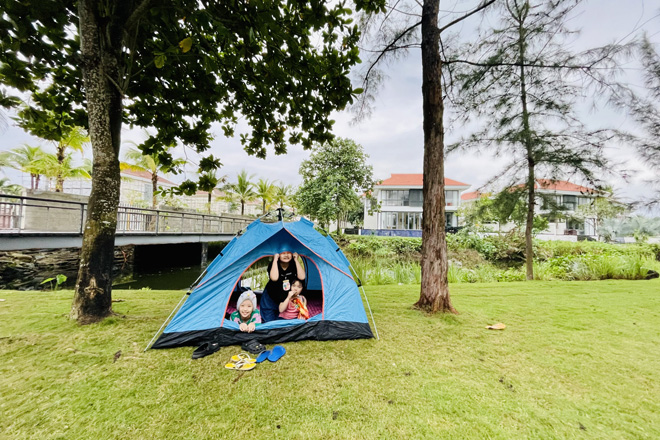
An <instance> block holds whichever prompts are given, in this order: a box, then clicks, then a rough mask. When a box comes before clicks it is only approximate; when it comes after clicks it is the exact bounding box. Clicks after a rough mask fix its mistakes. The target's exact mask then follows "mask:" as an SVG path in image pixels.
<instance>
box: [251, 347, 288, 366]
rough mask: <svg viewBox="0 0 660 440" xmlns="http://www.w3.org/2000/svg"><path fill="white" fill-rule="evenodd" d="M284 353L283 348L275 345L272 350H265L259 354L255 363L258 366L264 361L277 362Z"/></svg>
mask: <svg viewBox="0 0 660 440" xmlns="http://www.w3.org/2000/svg"><path fill="white" fill-rule="evenodd" d="M285 353H286V350H285V349H284V347H282V346H281V345H276V346H275V347H273V349H272V350H266V351H263V352H261V353H259V356H257V359H256V362H257V363H258V364H260V363H262V362H263V361H265V360H266V359H268V360H269V361H271V362H277V361H278V360H279V359H280V358H281V357H282V356H284V354H285Z"/></svg>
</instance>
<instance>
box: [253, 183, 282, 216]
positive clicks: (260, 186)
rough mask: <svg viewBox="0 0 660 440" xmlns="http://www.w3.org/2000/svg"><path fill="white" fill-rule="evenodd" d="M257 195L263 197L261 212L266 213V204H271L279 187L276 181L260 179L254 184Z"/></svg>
mask: <svg viewBox="0 0 660 440" xmlns="http://www.w3.org/2000/svg"><path fill="white" fill-rule="evenodd" d="M254 189H255V193H256V197H257V198H259V199H261V213H262V214H265V213H266V204H270V202H272V201H273V199H274V198H275V191H276V190H277V187H276V186H275V183H274V182H269V181H268V179H259V181H258V182H257V184H256V185H255V186H254Z"/></svg>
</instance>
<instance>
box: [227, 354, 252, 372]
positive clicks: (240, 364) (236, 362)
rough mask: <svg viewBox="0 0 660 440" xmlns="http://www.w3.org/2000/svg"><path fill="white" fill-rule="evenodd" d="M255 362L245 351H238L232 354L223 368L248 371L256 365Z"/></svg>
mask: <svg viewBox="0 0 660 440" xmlns="http://www.w3.org/2000/svg"><path fill="white" fill-rule="evenodd" d="M256 362H257V361H256V360H255V359H252V358H251V357H250V355H248V354H247V353H240V354H236V355H234V356H232V357H231V362H228V363H227V364H225V368H226V369H228V370H241V371H248V370H251V369H253V368H254V367H256V366H257V363H256Z"/></svg>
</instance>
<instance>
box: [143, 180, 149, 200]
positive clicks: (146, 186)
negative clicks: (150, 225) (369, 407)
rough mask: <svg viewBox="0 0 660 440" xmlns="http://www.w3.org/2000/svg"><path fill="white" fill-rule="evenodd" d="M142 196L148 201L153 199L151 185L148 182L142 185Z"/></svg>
mask: <svg viewBox="0 0 660 440" xmlns="http://www.w3.org/2000/svg"><path fill="white" fill-rule="evenodd" d="M142 198H143V199H144V200H145V201H147V202H148V201H149V200H151V185H149V184H148V183H145V184H143V185H142Z"/></svg>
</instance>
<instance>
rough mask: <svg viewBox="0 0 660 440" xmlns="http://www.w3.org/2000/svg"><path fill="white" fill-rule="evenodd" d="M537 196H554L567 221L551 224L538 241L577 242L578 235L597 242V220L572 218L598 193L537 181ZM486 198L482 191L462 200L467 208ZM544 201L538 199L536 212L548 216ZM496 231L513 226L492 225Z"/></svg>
mask: <svg viewBox="0 0 660 440" xmlns="http://www.w3.org/2000/svg"><path fill="white" fill-rule="evenodd" d="M534 188H535V189H536V192H537V193H541V194H545V195H551V196H554V197H555V201H556V203H557V205H558V206H562V207H563V208H564V210H563V214H564V215H563V217H565V218H562V219H556V220H555V221H551V222H550V223H549V224H548V229H547V230H545V231H543V232H541V233H539V234H538V235H537V237H538V238H541V239H546V240H568V241H573V240H576V239H577V236H578V235H584V236H589V237H592V238H597V233H598V231H596V219H595V218H589V217H587V218H585V219H584V220H576V219H573V218H572V217H571V214H573V213H575V211H577V209H578V207H579V206H581V205H585V204H589V203H591V202H592V201H593V199H594V197H595V196H596V194H597V191H596V190H594V189H591V188H587V187H585V186H581V185H576V184H574V183H571V182H567V181H565V180H549V179H536V185H535V186H534ZM481 196H482V194H481V193H480V192H478V191H473V192H468V193H464V194H463V195H462V196H461V202H462V203H463V204H466V203H472V202H474V201H475V200H478V199H479V198H480V197H481ZM543 205H544V203H543V199H542V198H541V197H538V198H537V203H536V211H537V213H538V214H546V213H548V212H550V210H549V209H545V208H544V206H543ZM492 226H493V227H494V228H495V229H499V230H502V231H507V230H510V229H511V228H512V227H513V225H512V224H507V225H501V227H500V225H498V224H497V223H494V224H493V225H492Z"/></svg>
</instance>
